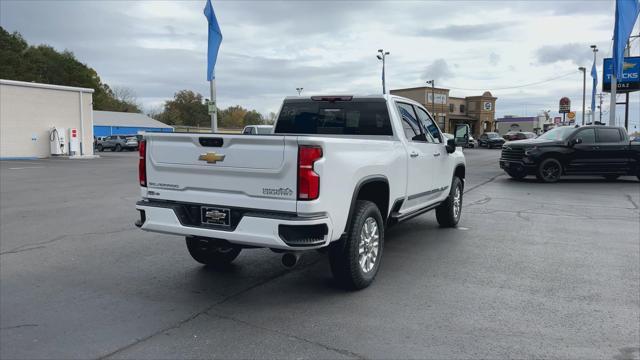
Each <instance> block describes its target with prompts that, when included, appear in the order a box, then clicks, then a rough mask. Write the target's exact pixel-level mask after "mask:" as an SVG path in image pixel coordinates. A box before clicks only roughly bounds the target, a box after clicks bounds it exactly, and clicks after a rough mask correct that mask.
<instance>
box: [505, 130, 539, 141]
mask: <svg viewBox="0 0 640 360" xmlns="http://www.w3.org/2000/svg"><path fill="white" fill-rule="evenodd" d="M535 137H536V134H534V133H532V132H526V131H509V132H508V133H506V134H505V135H504V136H503V137H502V138H503V139H505V140H506V141H514V140H525V139H533V138H535Z"/></svg>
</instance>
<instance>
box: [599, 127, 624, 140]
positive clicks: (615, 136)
mask: <svg viewBox="0 0 640 360" xmlns="http://www.w3.org/2000/svg"><path fill="white" fill-rule="evenodd" d="M621 140H622V137H620V130H618V129H598V142H601V143H607V142H620V141H621Z"/></svg>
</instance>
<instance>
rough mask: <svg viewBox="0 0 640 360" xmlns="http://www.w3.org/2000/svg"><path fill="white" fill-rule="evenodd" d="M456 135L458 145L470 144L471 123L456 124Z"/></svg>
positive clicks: (465, 145)
mask: <svg viewBox="0 0 640 360" xmlns="http://www.w3.org/2000/svg"><path fill="white" fill-rule="evenodd" d="M454 136H455V137H454V139H455V145H456V146H462V147H467V146H468V145H469V125H467V124H459V125H456V131H455V134H454Z"/></svg>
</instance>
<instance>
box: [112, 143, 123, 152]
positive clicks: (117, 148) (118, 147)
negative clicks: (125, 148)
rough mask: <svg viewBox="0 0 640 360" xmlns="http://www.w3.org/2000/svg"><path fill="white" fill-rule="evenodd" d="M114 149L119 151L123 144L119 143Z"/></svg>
mask: <svg viewBox="0 0 640 360" xmlns="http://www.w3.org/2000/svg"><path fill="white" fill-rule="evenodd" d="M114 151H117V152H120V151H122V145H120V144H117V145H116V147H115V149H114Z"/></svg>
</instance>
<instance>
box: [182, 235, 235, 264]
mask: <svg viewBox="0 0 640 360" xmlns="http://www.w3.org/2000/svg"><path fill="white" fill-rule="evenodd" d="M186 241H187V249H188V250H189V254H191V257H192V258H193V259H194V260H195V261H197V262H199V263H201V264H205V265H210V266H226V265H229V264H231V262H232V261H233V260H235V258H237V257H238V255H239V254H240V251H241V250H242V249H241V248H239V247H237V246H233V245H230V244H221V243H220V242H219V241H217V240H212V239H207V238H200V237H187V238H186Z"/></svg>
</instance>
